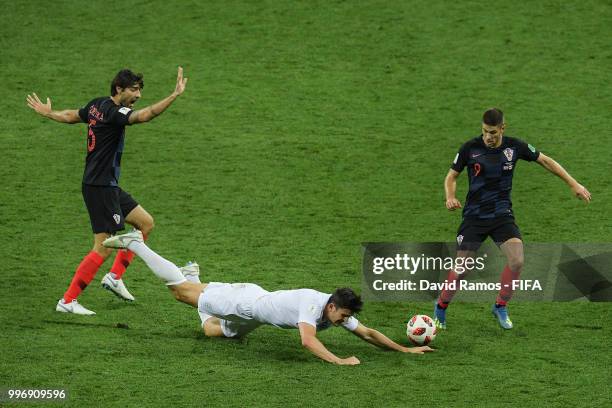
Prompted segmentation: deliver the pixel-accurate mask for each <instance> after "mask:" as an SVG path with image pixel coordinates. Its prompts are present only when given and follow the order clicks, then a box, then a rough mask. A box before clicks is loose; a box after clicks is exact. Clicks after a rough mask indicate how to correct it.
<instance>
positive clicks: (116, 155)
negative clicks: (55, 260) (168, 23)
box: [27, 67, 187, 315]
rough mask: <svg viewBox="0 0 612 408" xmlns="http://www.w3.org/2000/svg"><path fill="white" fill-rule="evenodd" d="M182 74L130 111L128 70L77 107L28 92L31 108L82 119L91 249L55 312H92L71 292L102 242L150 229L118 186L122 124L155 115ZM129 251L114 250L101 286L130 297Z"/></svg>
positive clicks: (134, 78) (96, 260)
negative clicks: (59, 106)
mask: <svg viewBox="0 0 612 408" xmlns="http://www.w3.org/2000/svg"><path fill="white" fill-rule="evenodd" d="M186 84H187V78H183V68H181V67H179V68H178V76H177V79H176V86H175V88H174V91H172V93H171V94H170V95H169V96H167V97H166V98H164V99H162V100H160V101H159V102H157V103H155V104H153V105H150V106H147V107H145V108H143V109H140V110H137V111H134V110H133V106H134V104H135V103H136V102H137V101H138V99H140V96H141V92H142V88H143V86H144V83H143V80H142V74H135V73H133V72H132V71H130V70H129V69H124V70H121V71H119V73H117V75H116V76H115V78H114V79H113V81H112V82H111V87H110V92H111V96H105V97H100V98H95V99H93V100H91V101H90V102H89V103H87V104H86V105H85V106H83V107H82V108H80V109H68V110H61V111H58V110H53V109H52V108H51V100H50V99H49V98H47V101H46V103H43V102H42V101H41V100H40V99H39V97H38V96H37V95H36V94H35V93H33V94H32V95H28V96H27V103H28V106H29V107H30V108H32V109H33V110H34V111H36V113H38V114H40V115H42V116H44V117H46V118H49V119H52V120H54V121H56V122H61V123H68V124H73V123H86V124H87V157H86V159H85V171H84V175H83V183H82V193H83V199H84V201H85V205H86V207H87V211H88V212H89V218H90V221H91V227H92V230H93V234H94V245H93V249H92V250H91V251H90V252H89V253H88V254H87V255H86V256H85V257H84V258H83V260H82V261H81V263H80V264H79V266H78V267H77V269H76V272H75V274H74V277H73V279H72V282H71V283H70V286H69V287H68V290H67V291H66V292H65V293H64V296H63V297H62V299H60V300H59V301H58V302H57V306H56V308H55V310H57V311H58V312H66V313H75V314H81V315H94V314H95V313H94V312H93V311H91V310H89V309H87V308H85V307H84V306H82V305H81V304H79V303H78V301H77V297H78V296H79V295H80V293H81V292H82V291H83V290H84V289H85V288H86V287H87V285H89V283H90V282H91V281H92V280H93V278H94V276H95V275H96V273H97V271H98V269H99V268H100V266H101V265H102V263H104V260H105V259H106V258H108V256H109V255H110V254H111V253H112V251H111V250H110V249H108V248H105V247H104V246H103V245H102V242H103V241H104V240H105V239H106V238H108V237H109V236H110V235H111V234H113V233H115V232H116V231H120V230H122V229H123V228H124V223H125V222H127V223H128V224H130V225H133V226H134V227H135V228H138V229H140V230H142V232H143V234H144V236H145V237H146V236H147V235H148V234H149V233H150V232H151V230H152V229H153V217H151V215H150V214H149V213H148V212H147V211H145V209H144V208H142V206H140V205H139V204H138V203H137V202H136V200H134V199H133V198H132V196H130V195H129V194H128V193H126V192H125V191H123V190H122V189H121V188H120V187H119V174H120V169H121V155H122V153H123V145H124V138H125V126H127V125H133V124H137V123H145V122H148V121H150V120H152V119H153V118H155V117H156V116H159V115H161V114H162V113H163V112H164V111H165V110H166V109H168V107H169V106H170V105H171V104H172V103H173V102H174V100H175V99H176V98H177V97H178V96H179V95H181V94H182V93H183V92H184V91H185V86H186ZM133 257H134V254H133V253H131V252H129V251H118V253H117V255H116V257H115V261H114V263H113V266H112V267H111V270H110V272H109V273H107V274H106V275H105V276H104V278H103V279H102V285H103V286H104V287H105V288H106V289H108V290H110V291H112V292H113V293H114V294H115V295H117V296H118V297H120V298H122V299H125V300H128V301H133V300H134V297H133V296H132V295H131V294H130V292H129V291H128V290H127V288H126V287H125V284H124V283H123V279H122V276H123V273H124V272H125V270H126V268H127V267H128V265H129V264H130V262H131V261H132V259H133Z"/></svg>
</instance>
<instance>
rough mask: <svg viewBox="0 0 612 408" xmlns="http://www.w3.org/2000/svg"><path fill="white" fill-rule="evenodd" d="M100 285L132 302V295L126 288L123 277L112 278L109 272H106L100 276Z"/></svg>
mask: <svg viewBox="0 0 612 408" xmlns="http://www.w3.org/2000/svg"><path fill="white" fill-rule="evenodd" d="M102 287H103V288H104V289H106V290H110V291H111V292H113V293H114V294H115V295H116V296H117V297H118V298H120V299H123V300H127V301H128V302H133V301H134V300H135V299H134V296H132V294H131V293H130V292H129V291H128V290H127V288H126V287H125V284H124V283H123V279H114V278H113V275H111V273H110V272H109V273H107V274H106V275H104V277H103V278H102Z"/></svg>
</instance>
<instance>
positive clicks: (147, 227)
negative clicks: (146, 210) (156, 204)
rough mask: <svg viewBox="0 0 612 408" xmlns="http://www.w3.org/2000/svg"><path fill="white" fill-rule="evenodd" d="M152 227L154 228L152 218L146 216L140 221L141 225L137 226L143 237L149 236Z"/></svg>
mask: <svg viewBox="0 0 612 408" xmlns="http://www.w3.org/2000/svg"><path fill="white" fill-rule="evenodd" d="M153 227H155V221H154V220H153V217H151V216H150V215H149V214H147V216H146V217H145V218H144V219H143V220H142V222H141V225H139V229H140V231H142V233H143V234H144V235H149V234H150V233H151V231H152V230H153Z"/></svg>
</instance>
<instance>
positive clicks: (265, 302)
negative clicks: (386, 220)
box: [104, 230, 433, 365]
mask: <svg viewBox="0 0 612 408" xmlns="http://www.w3.org/2000/svg"><path fill="white" fill-rule="evenodd" d="M104 246H106V247H108V248H120V249H129V250H130V251H132V252H134V253H135V254H136V255H138V256H139V257H140V258H142V260H143V261H144V262H145V263H146V264H147V266H148V267H149V268H150V269H151V270H152V271H153V273H154V274H155V275H156V276H158V277H159V278H160V279H162V280H164V281H165V282H166V285H167V286H168V288H169V289H170V291H171V292H172V294H173V295H174V297H175V298H176V299H177V300H179V301H181V302H183V303H187V304H188V305H191V306H193V307H195V308H197V309H198V313H199V314H200V319H201V320H202V329H203V330H204V334H205V335H206V336H209V337H229V338H238V337H243V336H245V335H246V334H248V333H249V332H251V331H253V330H254V329H256V328H257V327H259V326H261V325H263V324H268V325H272V326H276V327H280V328H287V329H299V331H300V337H301V339H302V346H304V347H305V348H307V349H308V350H310V352H312V353H313V354H314V355H315V356H317V357H319V358H321V359H323V360H325V361H328V362H330V363H335V364H340V365H355V364H359V363H360V362H359V360H358V359H357V357H354V356H352V357H348V358H340V357H337V356H336V355H334V354H333V353H332V352H331V351H329V350H328V349H327V348H326V347H325V346H324V345H323V343H321V342H320V341H319V339H318V338H317V330H323V329H327V328H328V327H331V326H332V325H333V326H342V327H343V328H345V329H346V330H348V331H350V332H352V333H353V334H355V335H356V336H358V337H360V338H361V339H363V340H365V341H367V342H368V343H371V344H374V345H375V346H378V347H381V348H386V349H390V350H396V351H401V352H403V353H416V354H423V353H424V352H429V351H433V349H432V348H430V347H427V346H423V347H404V346H402V345H400V344H397V343H395V342H394V341H393V340H391V339H389V338H388V337H387V336H385V335H384V334H382V333H381V332H379V331H377V330H374V329H371V328H368V327H366V326H364V325H363V324H362V323H360V322H359V321H358V320H357V319H356V318H355V317H354V316H353V314H354V313H357V312H359V311H360V310H361V307H362V302H361V299H360V298H359V296H357V295H356V294H355V293H354V292H353V291H352V290H351V289H350V288H341V289H337V290H336V291H335V292H334V293H333V294H328V293H322V292H318V291H316V290H312V289H295V290H279V291H275V292H268V291H267V290H265V289H263V288H261V287H260V286H258V285H255V284H253V283H220V282H210V283H201V282H200V279H199V267H198V265H197V264H193V263H192V264H187V265H186V266H185V267H183V268H178V267H177V266H176V265H175V264H173V263H172V262H170V261H168V260H166V259H164V258H162V257H161V256H160V255H158V254H157V253H155V252H154V251H153V250H151V249H150V248H149V247H148V246H147V245H146V244H145V243H144V242H143V239H142V233H141V232H140V231H138V230H135V231H132V232H129V233H127V234H121V235H115V236H111V237H110V238H108V239H107V240H105V241H104Z"/></svg>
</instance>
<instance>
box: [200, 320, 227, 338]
mask: <svg viewBox="0 0 612 408" xmlns="http://www.w3.org/2000/svg"><path fill="white" fill-rule="evenodd" d="M202 330H203V331H204V335H205V336H206V337H225V334H223V329H221V323H220V322H219V321H218V320H216V318H214V317H211V318H210V319H208V320H206V321H205V322H204V325H203V326H202Z"/></svg>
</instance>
